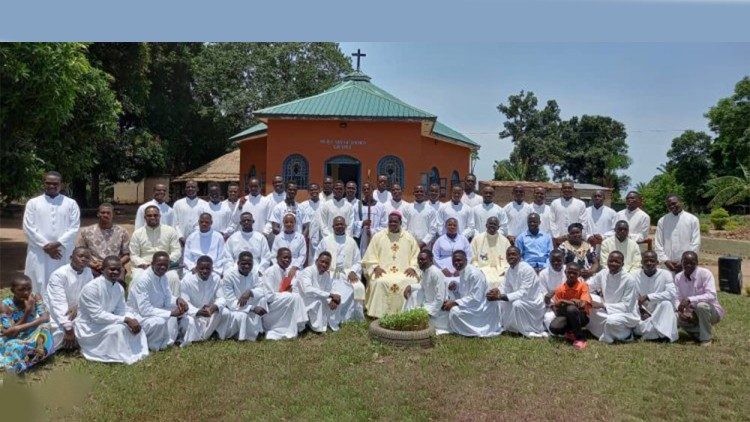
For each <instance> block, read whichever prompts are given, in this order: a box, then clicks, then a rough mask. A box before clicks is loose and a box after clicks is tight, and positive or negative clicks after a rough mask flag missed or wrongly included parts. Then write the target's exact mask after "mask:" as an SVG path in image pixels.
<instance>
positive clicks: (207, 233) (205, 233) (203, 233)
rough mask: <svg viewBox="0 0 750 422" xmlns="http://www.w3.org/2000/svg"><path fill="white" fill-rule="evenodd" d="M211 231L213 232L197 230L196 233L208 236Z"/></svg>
mask: <svg viewBox="0 0 750 422" xmlns="http://www.w3.org/2000/svg"><path fill="white" fill-rule="evenodd" d="M211 232H213V230H209V231H207V232H202V231H198V233H200V235H201V236H204V237H205V236H210V235H211Z"/></svg>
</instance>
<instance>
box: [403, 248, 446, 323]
mask: <svg viewBox="0 0 750 422" xmlns="http://www.w3.org/2000/svg"><path fill="white" fill-rule="evenodd" d="M417 264H419V269H420V270H421V271H422V275H421V277H420V279H419V283H414V284H410V285H408V286H406V288H405V289H404V298H406V303H405V304H404V310H405V311H408V310H411V309H416V308H424V309H426V310H427V313H429V314H430V321H431V322H432V326H433V327H435V333H436V334H438V335H439V334H447V333H449V332H450V331H449V329H448V312H446V311H444V310H443V309H442V307H443V302H445V301H446V300H448V298H449V296H448V282H447V281H446V280H445V276H444V275H443V272H442V271H440V269H439V268H438V267H436V266H435V265H434V263H433V258H432V251H430V250H429V249H422V251H421V252H419V255H417Z"/></svg>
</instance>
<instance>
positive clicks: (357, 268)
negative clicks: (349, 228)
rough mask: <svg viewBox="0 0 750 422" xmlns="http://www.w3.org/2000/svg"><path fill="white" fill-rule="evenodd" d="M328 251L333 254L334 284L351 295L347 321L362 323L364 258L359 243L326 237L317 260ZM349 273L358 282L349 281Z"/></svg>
mask: <svg viewBox="0 0 750 422" xmlns="http://www.w3.org/2000/svg"><path fill="white" fill-rule="evenodd" d="M323 251H326V252H328V253H330V254H331V266H330V268H329V272H330V273H331V278H333V281H334V282H338V283H340V284H339V285H340V286H341V288H342V289H345V290H346V292H345V293H346V294H347V295H349V294H351V295H352V296H353V297H352V299H353V300H352V301H351V305H352V306H351V307H350V308H349V309H344V310H342V312H343V313H344V318H345V320H347V321H348V320H354V321H362V320H364V319H365V313H364V303H363V302H364V300H365V285H364V284H362V281H361V278H362V256H361V255H360V253H359V247H358V246H357V243H356V242H355V241H354V239H352V238H351V237H349V236H347V235H341V236H337V235H335V234H333V235H329V236H326V237H325V238H324V239H323V240H322V241H321V242H320V245H319V246H318V251H317V252H316V253H315V259H316V260H317V259H318V256H320V254H321V253H322V252H323ZM349 273H354V274H356V275H357V281H356V282H355V283H352V282H351V281H349Z"/></svg>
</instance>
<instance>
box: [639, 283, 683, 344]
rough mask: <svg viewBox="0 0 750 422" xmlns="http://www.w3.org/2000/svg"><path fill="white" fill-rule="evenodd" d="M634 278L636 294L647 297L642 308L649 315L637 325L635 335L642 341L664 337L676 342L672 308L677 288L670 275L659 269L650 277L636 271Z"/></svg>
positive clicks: (675, 319)
mask: <svg viewBox="0 0 750 422" xmlns="http://www.w3.org/2000/svg"><path fill="white" fill-rule="evenodd" d="M635 277H636V287H637V289H638V294H639V295H642V296H648V302H646V303H644V304H643V307H644V308H645V309H646V311H648V313H650V314H651V316H650V317H648V318H647V319H646V320H643V321H641V322H639V323H638V326H637V327H636V329H635V332H636V334H638V335H640V336H642V338H643V339H644V340H656V339H658V338H660V337H666V338H668V339H669V340H670V341H676V340H677V338H678V337H679V335H678V334H677V316H676V314H675V310H676V309H675V306H674V304H675V302H676V301H677V288H676V287H675V285H674V278H673V277H672V273H671V272H669V271H668V270H664V269H661V268H659V269H657V270H656V273H654V274H653V275H652V276H651V277H649V276H647V275H646V273H645V272H643V270H641V271H638V272H637V273H636V274H635Z"/></svg>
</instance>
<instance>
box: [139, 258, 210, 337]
mask: <svg viewBox="0 0 750 422" xmlns="http://www.w3.org/2000/svg"><path fill="white" fill-rule="evenodd" d="M176 306H177V298H176V297H175V296H174V295H173V294H172V291H171V290H170V289H169V283H168V282H167V278H166V277H165V276H161V277H158V276H157V275H156V274H154V270H152V269H151V268H149V269H147V270H145V271H143V272H142V273H141V275H140V276H139V277H138V278H136V279H133V281H132V282H131V284H130V289H129V292H128V307H129V308H130V311H131V312H132V313H134V314H136V315H137V317H138V322H140V323H141V328H142V329H143V332H144V333H146V338H147V339H148V348H149V349H151V350H154V351H156V350H162V349H166V348H167V347H169V346H171V345H173V344H174V342H175V341H176V340H177V337H178V336H180V334H182V337H184V338H188V339H190V338H196V337H197V336H198V334H197V332H196V331H197V330H196V327H195V325H191V324H190V321H189V320H188V319H187V318H179V319H178V318H177V317H173V316H172V309H173V308H174V307H176Z"/></svg>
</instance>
